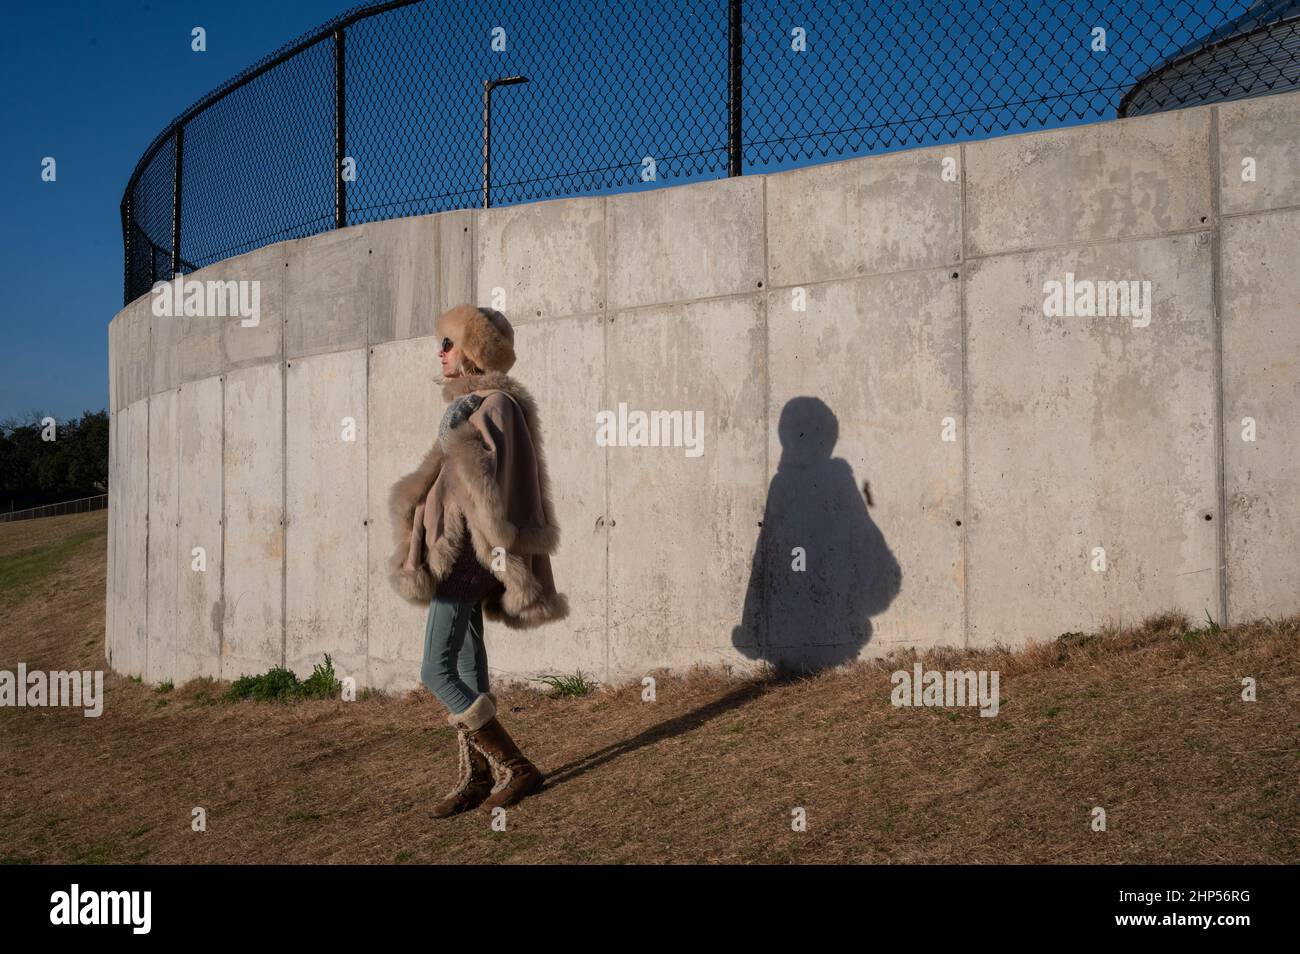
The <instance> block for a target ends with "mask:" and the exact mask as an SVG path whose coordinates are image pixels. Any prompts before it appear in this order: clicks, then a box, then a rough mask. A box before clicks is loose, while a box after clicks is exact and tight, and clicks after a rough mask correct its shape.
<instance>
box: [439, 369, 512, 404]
mask: <svg viewBox="0 0 1300 954" xmlns="http://www.w3.org/2000/svg"><path fill="white" fill-rule="evenodd" d="M471 391H505V392H506V393H507V394H509V395H510V396H511V397H512V398H515V399H516V400H520V399H522V398H524V397H526V396H527V395H528V391H527V390H525V388H524V386H523V385H522V384H520V383H519V382H518V381H516V380H515V379H514V378H512V377H510V375H508V374H506V373H505V372H504V371H484V372H483V373H482V374H461V375H458V376H456V377H454V378H443V379H442V399H443V400H444V401H446V402H447V403H448V404H450V403H451V402H452V401H454V400H456V398H458V397H460V396H461V395H462V394H468V393H470V392H471Z"/></svg>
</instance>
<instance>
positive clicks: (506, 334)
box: [433, 305, 515, 373]
mask: <svg viewBox="0 0 1300 954" xmlns="http://www.w3.org/2000/svg"><path fill="white" fill-rule="evenodd" d="M433 328H434V331H435V332H436V333H437V336H438V338H439V339H442V338H450V339H451V343H452V344H454V345H460V350H461V352H462V353H463V354H464V355H465V357H467V358H469V360H471V361H473V362H474V363H475V364H476V365H478V366H479V367H480V368H482V369H483V370H484V371H501V372H503V373H504V372H506V371H509V370H510V369H511V368H512V367H514V363H515V330H514V328H512V327H510V322H508V321H506V316H505V315H503V314H501V312H499V311H495V310H493V309H491V308H478V307H475V306H474V305H457V306H456V307H455V308H452V309H449V310H448V311H445V312H443V313H442V314H441V315H439V316H438V317H437V318H435V319H434V322H433Z"/></svg>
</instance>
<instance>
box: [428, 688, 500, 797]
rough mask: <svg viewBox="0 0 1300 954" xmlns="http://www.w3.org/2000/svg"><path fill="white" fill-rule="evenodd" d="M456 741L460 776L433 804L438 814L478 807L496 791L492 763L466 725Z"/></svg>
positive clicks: (457, 733)
mask: <svg viewBox="0 0 1300 954" xmlns="http://www.w3.org/2000/svg"><path fill="white" fill-rule="evenodd" d="M489 695H491V694H490V693H489ZM492 698H493V700H494V701H495V699H496V697H495V696H492ZM456 743H457V746H458V748H459V750H460V759H459V768H458V776H459V777H458V778H457V781H456V787H455V788H453V789H452V790H451V791H450V792H448V793H447V796H446V797H445V798H444V799H443V800H442V801H440V802H439V803H438V804H437V805H435V806H433V817H434V818H448V817H450V816H452V815H458V814H460V813H461V812H464V811H468V810H469V809H471V808H477V807H478V805H479V804H480V803H481V802H482V801H483V799H485V798H487V797H488V795H490V794H491V792H492V782H493V778H492V767H491V765H490V764H489V763H488V760H487V759H486V758H485V757H484V755H483V753H482V752H480V751H479V750H478V749H476V748H475V747H474V746H472V745H470V744H469V739H468V736H467V734H466V732H465V730H464V729H460V730H458V731H457V732H456Z"/></svg>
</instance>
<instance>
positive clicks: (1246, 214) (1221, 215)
mask: <svg viewBox="0 0 1300 954" xmlns="http://www.w3.org/2000/svg"><path fill="white" fill-rule="evenodd" d="M1215 161H1216V162H1217V161H1218V159H1217V157H1216V159H1215ZM1215 181H1216V182H1217V181H1218V180H1215ZM1218 191H1219V190H1218V187H1217V186H1216V187H1215V190H1214V193H1215V194H1214V196H1213V200H1214V201H1217V200H1218ZM1274 212H1300V205H1277V206H1272V207H1271V208H1267V209H1250V210H1246V211H1242V212H1218V211H1217V210H1216V215H1217V217H1218V219H1219V221H1220V222H1222V221H1224V220H1225V219H1248V218H1251V217H1252V216H1259V215H1272V214H1273V213H1274Z"/></svg>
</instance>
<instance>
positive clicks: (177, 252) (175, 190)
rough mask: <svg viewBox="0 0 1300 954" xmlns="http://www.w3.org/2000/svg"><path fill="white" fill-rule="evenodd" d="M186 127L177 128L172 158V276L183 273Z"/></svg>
mask: <svg viewBox="0 0 1300 954" xmlns="http://www.w3.org/2000/svg"><path fill="white" fill-rule="evenodd" d="M184 149H185V127H184V126H180V125H178V126H177V127H176V154H175V155H174V156H173V157H172V159H173V162H172V274H171V277H172V278H175V277H176V276H177V275H179V274H180V272H181V171H182V167H183V163H184V161H185V160H184Z"/></svg>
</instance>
